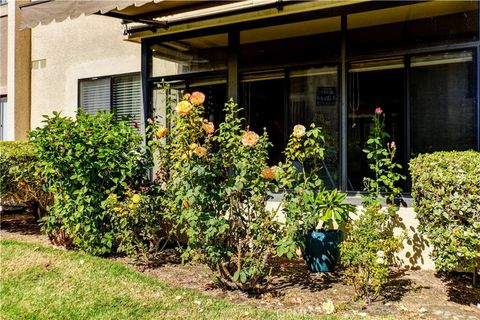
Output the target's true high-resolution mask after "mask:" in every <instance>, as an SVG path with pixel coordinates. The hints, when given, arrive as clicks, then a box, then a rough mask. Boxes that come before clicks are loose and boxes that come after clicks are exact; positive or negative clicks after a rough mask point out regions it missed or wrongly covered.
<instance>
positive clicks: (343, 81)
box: [340, 15, 348, 192]
mask: <svg viewBox="0 0 480 320" xmlns="http://www.w3.org/2000/svg"><path fill="white" fill-rule="evenodd" d="M340 93H341V96H340V190H341V191H342V192H346V191H347V189H348V167H347V161H348V157H347V151H348V144H347V143H348V140H347V134H348V132H347V126H348V108H347V16H346V15H342V17H341V45H340Z"/></svg>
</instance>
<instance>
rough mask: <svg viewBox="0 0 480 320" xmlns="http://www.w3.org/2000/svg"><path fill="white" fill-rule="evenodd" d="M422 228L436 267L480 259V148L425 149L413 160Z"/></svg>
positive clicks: (466, 265) (472, 265) (471, 264)
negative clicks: (430, 247)
mask: <svg viewBox="0 0 480 320" xmlns="http://www.w3.org/2000/svg"><path fill="white" fill-rule="evenodd" d="M410 170H411V174H412V196H413V198H414V207H415V211H416V213H417V218H418V220H419V222H420V226H419V230H420V232H422V233H423V234H424V235H425V236H426V237H427V239H428V241H429V242H430V244H431V245H432V246H433V253H432V258H433V260H434V262H435V265H436V267H437V269H439V270H441V271H452V270H455V269H466V270H472V271H474V270H477V269H478V267H479V265H480V152H477V151H464V152H458V151H452V152H435V153H432V154H423V155H420V156H418V157H416V158H415V159H412V160H411V161H410Z"/></svg>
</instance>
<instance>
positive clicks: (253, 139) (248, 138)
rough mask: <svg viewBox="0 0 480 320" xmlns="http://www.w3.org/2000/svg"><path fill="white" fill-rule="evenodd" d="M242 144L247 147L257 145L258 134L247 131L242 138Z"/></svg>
mask: <svg viewBox="0 0 480 320" xmlns="http://www.w3.org/2000/svg"><path fill="white" fill-rule="evenodd" d="M242 143H243V145H244V146H247V147H254V146H255V145H256V144H257V143H258V134H256V133H255V132H253V131H247V132H245V133H244V135H243V137H242Z"/></svg>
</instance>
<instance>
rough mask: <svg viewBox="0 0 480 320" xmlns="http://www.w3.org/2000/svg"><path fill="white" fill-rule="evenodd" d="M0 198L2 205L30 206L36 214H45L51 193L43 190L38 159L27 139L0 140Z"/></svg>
mask: <svg viewBox="0 0 480 320" xmlns="http://www.w3.org/2000/svg"><path fill="white" fill-rule="evenodd" d="M0 149H1V151H2V152H1V155H0V198H1V204H2V205H25V206H29V207H31V209H32V210H33V213H34V214H35V215H36V216H37V217H42V216H45V215H46V213H47V211H46V208H47V206H48V205H49V204H50V202H51V200H52V195H51V194H50V193H49V192H46V191H44V190H43V183H44V181H43V179H42V178H41V175H40V174H39V170H40V169H39V167H38V158H37V156H36V154H35V153H34V150H33V146H32V144H30V143H29V142H22V141H1V142H0Z"/></svg>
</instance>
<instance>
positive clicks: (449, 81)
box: [410, 51, 478, 155]
mask: <svg viewBox="0 0 480 320" xmlns="http://www.w3.org/2000/svg"><path fill="white" fill-rule="evenodd" d="M411 66H412V69H411V97H410V99H411V109H412V154H413V155H416V154H419V153H428V152H433V151H440V150H468V149H476V147H477V125H478V124H477V121H476V119H477V112H478V109H477V106H476V103H475V100H476V88H477V85H476V81H475V78H476V77H475V63H474V62H473V56H472V52H471V51H457V52H446V53H438V54H429V55H419V56H414V57H412V60H411Z"/></svg>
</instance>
